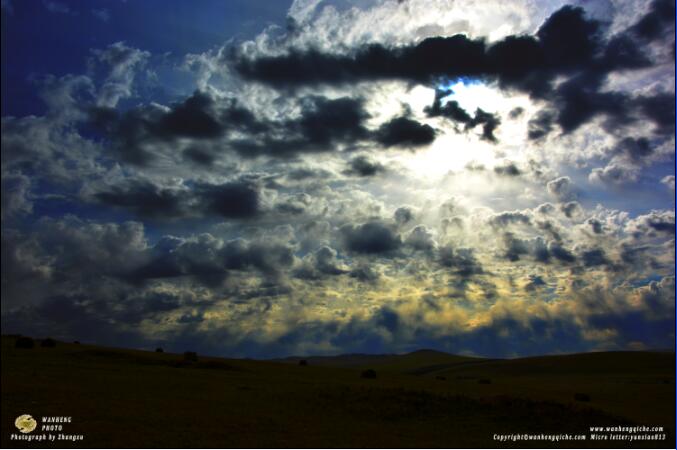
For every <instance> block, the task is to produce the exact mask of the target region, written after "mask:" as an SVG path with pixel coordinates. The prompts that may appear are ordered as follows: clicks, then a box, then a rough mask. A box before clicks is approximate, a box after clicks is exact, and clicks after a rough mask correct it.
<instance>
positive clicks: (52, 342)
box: [40, 338, 56, 348]
mask: <svg viewBox="0 0 677 450" xmlns="http://www.w3.org/2000/svg"><path fill="white" fill-rule="evenodd" d="M40 347H50V348H53V347H56V341H55V340H54V339H52V338H46V339H43V340H42V341H40Z"/></svg>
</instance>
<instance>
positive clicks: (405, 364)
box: [273, 349, 485, 373]
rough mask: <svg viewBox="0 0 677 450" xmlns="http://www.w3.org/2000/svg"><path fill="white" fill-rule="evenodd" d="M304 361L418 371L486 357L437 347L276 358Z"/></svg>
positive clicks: (294, 362) (481, 359) (335, 365)
mask: <svg viewBox="0 0 677 450" xmlns="http://www.w3.org/2000/svg"><path fill="white" fill-rule="evenodd" d="M301 360H305V361H306V362H307V363H308V364H310V365H315V366H323V367H342V368H352V369H366V368H374V369H381V370H388V371H398V372H404V373H406V372H416V371H420V370H422V369H423V370H425V368H429V367H430V368H432V367H438V368H439V369H442V368H446V367H452V366H454V365H456V364H460V363H468V362H473V361H474V362H478V361H484V360H485V359H484V358H475V357H471V356H458V355H452V354H450V353H445V352H440V351H436V350H427V349H424V350H417V351H414V352H411V353H404V354H386V355H369V354H362V353H353V354H345V355H336V356H307V357H304V356H290V357H288V358H283V359H274V360H273V361H278V362H284V363H292V364H298V363H299V361H301Z"/></svg>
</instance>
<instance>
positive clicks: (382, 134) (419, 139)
mask: <svg viewBox="0 0 677 450" xmlns="http://www.w3.org/2000/svg"><path fill="white" fill-rule="evenodd" d="M375 136H376V141H377V142H379V143H380V144H381V145H383V146H384V147H393V146H400V147H420V146H423V145H428V144H430V143H432V142H433V141H434V140H435V130H434V129H433V128H432V127H431V126H430V125H426V124H422V123H419V122H417V121H415V120H412V119H409V118H408V117H397V118H395V119H392V120H390V121H389V122H386V123H384V124H383V125H381V127H380V128H379V129H378V131H377V132H376V135H375Z"/></svg>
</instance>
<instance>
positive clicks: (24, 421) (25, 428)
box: [14, 414, 38, 433]
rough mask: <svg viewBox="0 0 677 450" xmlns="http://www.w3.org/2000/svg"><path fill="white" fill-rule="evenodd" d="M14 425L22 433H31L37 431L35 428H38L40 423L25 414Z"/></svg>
mask: <svg viewBox="0 0 677 450" xmlns="http://www.w3.org/2000/svg"><path fill="white" fill-rule="evenodd" d="M14 425H16V427H17V428H18V429H19V431H21V432H22V433H30V432H31V431H33V430H35V427H37V426H38V423H37V422H36V421H35V419H34V418H33V417H31V415H30V414H24V415H22V416H19V417H17V418H16V420H15V421H14Z"/></svg>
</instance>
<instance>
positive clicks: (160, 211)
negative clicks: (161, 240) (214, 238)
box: [94, 181, 260, 219]
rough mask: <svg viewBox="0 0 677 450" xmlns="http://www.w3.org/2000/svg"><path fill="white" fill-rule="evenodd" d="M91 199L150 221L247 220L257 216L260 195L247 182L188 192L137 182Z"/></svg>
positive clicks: (194, 188)
mask: <svg viewBox="0 0 677 450" xmlns="http://www.w3.org/2000/svg"><path fill="white" fill-rule="evenodd" d="M94 197H95V198H96V199H97V200H98V201H99V202H101V203H103V204H106V205H110V206H115V207H120V208H124V209H127V210H129V211H131V212H133V213H134V214H136V215H138V216H140V217H147V218H152V219H180V218H187V217H197V216H209V215H213V216H220V217H225V218H232V219H248V218H252V217H255V216H257V215H258V214H259V213H260V202H259V192H258V190H257V188H256V187H255V186H254V185H252V184H251V183H249V182H246V181H233V182H229V183H223V184H219V185H211V184H205V183H198V184H195V185H193V186H192V187H191V188H190V189H188V188H186V187H183V188H162V187H159V186H156V185H154V184H152V183H150V182H144V181H137V182H133V183H129V184H128V185H127V186H124V187H115V188H113V189H111V190H109V191H104V192H99V193H96V194H95V195H94Z"/></svg>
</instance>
